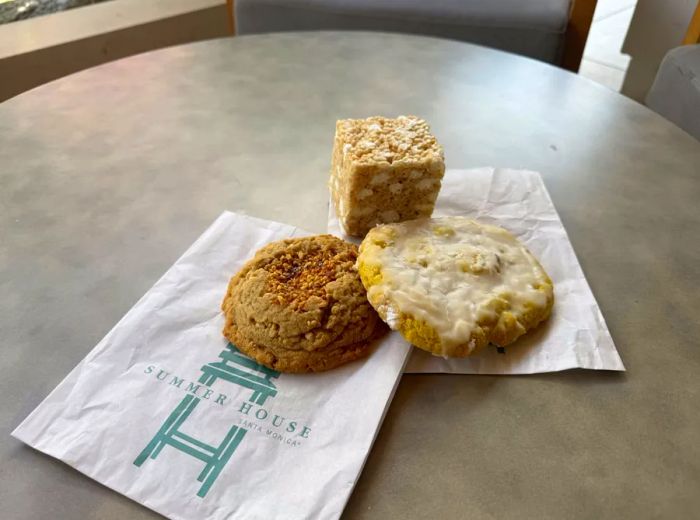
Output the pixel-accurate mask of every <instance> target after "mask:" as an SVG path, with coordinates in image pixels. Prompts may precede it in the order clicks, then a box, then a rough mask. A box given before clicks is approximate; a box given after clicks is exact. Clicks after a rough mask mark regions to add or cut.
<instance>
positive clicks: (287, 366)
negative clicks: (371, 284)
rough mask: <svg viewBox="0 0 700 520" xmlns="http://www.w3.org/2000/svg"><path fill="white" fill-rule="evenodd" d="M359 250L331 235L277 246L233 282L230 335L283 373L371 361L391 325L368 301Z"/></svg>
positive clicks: (227, 305)
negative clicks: (376, 340) (381, 333)
mask: <svg viewBox="0 0 700 520" xmlns="http://www.w3.org/2000/svg"><path fill="white" fill-rule="evenodd" d="M356 259H357V247H356V246H355V245H353V244H350V243H348V242H345V241H343V240H340V239H339V238H336V237H333V236H331V235H317V236H310V237H304V238H293V239H287V240H281V241H278V242H273V243H271V244H268V245H266V246H265V247H263V248H261V249H260V250H259V251H258V252H257V253H256V254H255V256H254V257H253V259H251V260H250V261H248V262H247V263H246V264H245V265H244V266H243V268H242V269H241V270H240V271H239V272H238V273H237V274H236V275H235V276H234V277H233V278H231V281H230V283H229V286H228V291H227V293H226V297H225V298H224V301H223V304H222V309H223V311H224V314H225V316H226V324H225V326H224V331H223V333H224V336H226V338H228V339H229V340H230V341H231V342H232V343H234V344H235V345H236V346H237V347H238V348H239V350H241V352H243V353H245V354H246V355H248V356H250V357H252V358H253V359H255V360H256V361H258V362H259V363H262V364H263V365H266V366H268V367H270V368H273V369H275V370H279V371H281V372H317V371H322V370H328V369H331V368H334V367H336V366H338V365H341V364H343V363H347V362H350V361H353V360H355V359H358V358H360V357H362V356H364V355H366V354H367V353H368V351H369V346H370V343H371V340H372V339H373V337H374V336H375V334H376V333H377V332H378V330H379V329H380V328H381V327H383V325H382V324H381V321H380V320H379V318H378V316H377V314H376V312H375V311H374V309H373V308H372V307H371V306H370V304H369V303H368V301H367V298H366V293H365V290H364V287H363V286H362V283H361V281H360V278H359V276H358V273H357V271H356V270H355V262H356Z"/></svg>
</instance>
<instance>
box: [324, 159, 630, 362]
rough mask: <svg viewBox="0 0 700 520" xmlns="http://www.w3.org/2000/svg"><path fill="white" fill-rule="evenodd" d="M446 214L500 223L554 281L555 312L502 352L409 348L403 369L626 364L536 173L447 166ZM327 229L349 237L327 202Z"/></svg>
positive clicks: (442, 211)
mask: <svg viewBox="0 0 700 520" xmlns="http://www.w3.org/2000/svg"><path fill="white" fill-rule="evenodd" d="M449 215H463V216H467V217H471V218H474V219H477V220H479V221H481V222H484V223H487V224H495V225H498V226H501V227H504V228H506V229H507V230H508V231H510V232H511V233H513V234H514V235H515V236H517V237H518V238H519V239H520V240H522V241H523V242H524V243H525V244H526V245H527V247H528V248H529V249H530V251H532V253H533V254H534V255H535V256H536V257H537V258H538V259H539V260H540V262H541V263H542V265H543V266H544V268H545V270H546V271H547V273H548V274H549V276H550V277H551V278H552V281H553V282H554V309H553V312H552V316H551V317H550V318H549V320H548V321H546V322H545V323H544V324H542V325H541V326H540V327H538V328H537V329H536V330H534V331H532V332H530V333H528V334H526V335H525V336H523V337H522V338H520V339H519V340H518V341H517V342H515V343H513V344H512V345H509V346H507V347H505V348H504V349H497V348H496V347H495V346H489V347H488V348H486V349H484V350H482V351H481V352H480V353H478V354H476V355H474V356H471V357H469V358H465V359H455V358H452V359H443V358H441V357H437V356H433V355H431V354H429V353H427V352H424V351H422V350H420V349H418V348H414V349H413V352H412V354H411V358H410V360H409V362H408V366H407V367H406V372H408V373H431V372H440V373H455V374H534V373H538V372H555V371H559V370H566V369H570V368H588V369H598V370H624V369H625V367H624V366H623V364H622V360H621V359H620V356H619V355H618V353H617V350H616V349H615V344H614V343H613V340H612V337H611V336H610V333H609V332H608V328H607V326H606V324H605V320H604V319H603V316H602V314H601V312H600V308H599V307H598V304H597V303H596V301H595V298H594V297H593V293H592V292H591V289H590V287H589V285H588V282H587V281H586V278H585V276H584V274H583V271H582V270H581V266H580V264H579V262H578V260H577V259H576V254H575V253H574V250H573V248H572V247H571V242H570V241H569V238H568V236H567V234H566V230H565V229H564V226H563V225H562V223H561V220H560V219H559V215H557V211H556V209H554V205H553V204H552V200H551V198H550V197H549V193H548V192H547V188H545V185H544V183H543V182H542V178H541V177H540V175H539V173H537V172H532V171H526V170H511V169H501V168H479V169H473V170H448V171H447V172H446V173H445V177H444V179H443V183H442V189H441V190H440V195H439V196H438V199H437V202H436V205H435V211H434V216H436V217H441V216H449ZM328 231H329V232H330V233H333V234H336V235H338V236H341V237H343V238H345V239H349V237H347V236H346V235H345V234H344V233H343V232H342V229H341V227H340V224H339V222H338V219H337V218H336V216H335V212H334V210H333V204H329V215H328ZM354 241H355V242H358V240H354ZM393 334H395V335H398V333H393Z"/></svg>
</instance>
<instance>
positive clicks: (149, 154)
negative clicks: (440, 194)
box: [0, 33, 700, 520]
mask: <svg viewBox="0 0 700 520" xmlns="http://www.w3.org/2000/svg"><path fill="white" fill-rule="evenodd" d="M373 114H383V115H388V116H395V115H399V114H419V115H420V116H422V117H425V118H426V119H427V120H428V121H429V122H430V123H431V124H432V127H433V130H434V132H435V134H436V135H437V136H438V137H439V139H440V141H441V142H442V143H443V145H444V147H445V152H446V157H447V163H448V167H453V168H468V167H476V166H485V165H492V166H508V167H516V168H529V169H534V170H538V171H540V172H541V173H542V175H543V177H544V179H545V182H546V184H547V187H548V188H549V191H550V193H551V195H552V198H553V199H554V203H555V205H556V206H557V208H558V210H559V212H560V214H561V218H562V220H563V222H564V225H565V226H566V228H567V230H568V231H569V234H570V237H571V241H572V242H573V245H574V248H575V249H576V251H577V253H578V255H579V258H580V261H581V264H582V265H583V268H584V271H585V272H586V274H587V276H588V280H589V282H590V284H591V286H592V288H593V292H594V293H595V295H596V297H597V299H598V301H599V303H600V306H601V308H602V310H603V313H604V315H605V317H606V319H607V322H608V325H609V327H610V330H611V332H612V335H613V337H614V339H615V342H616V344H617V347H618V349H619V351H620V354H621V355H622V358H623V360H624V362H625V364H626V366H627V369H628V372H627V373H626V374H619V373H604V372H592V371H569V372H565V373H558V374H546V375H536V376H525V377H490V376H439V375H434V376H433V375H424V376H405V377H404V378H403V380H402V382H401V384H400V387H399V389H398V391H397V394H396V397H395V399H394V402H393V403H392V405H391V408H390V410H389V413H388V415H387V417H386V420H385V422H384V425H383V427H382V429H381V433H380V434H379V437H378V438H377V441H376V443H375V445H374V448H373V450H372V452H371V454H370V456H369V460H368V462H367V465H366V467H365V468H364V471H363V473H362V476H361V477H360V480H359V483H358V485H357V487H356V489H355V491H354V493H353V495H352V497H351V499H350V502H349V503H348V506H347V508H346V510H345V515H344V516H345V518H348V519H350V518H378V519H384V518H596V519H597V518H652V517H654V518H659V517H666V518H689V517H691V516H693V515H697V514H698V510H700V493H698V489H699V487H700V442H698V441H700V414H698V404H697V403H698V399H699V398H700V347H699V345H698V338H699V337H700V325H699V323H700V321H699V320H698V317H697V310H698V308H700V297H699V296H698V294H699V292H698V289H697V288H698V285H699V284H700V262H698V259H699V258H700V210H699V209H698V201H699V200H700V144H699V143H698V142H697V141H695V140H694V139H693V138H691V137H690V136H688V135H686V134H685V133H683V132H682V131H680V130H678V129H676V128H675V127H674V126H672V125H671V124H670V123H667V122H666V121H665V120H664V119H662V118H661V117H659V116H657V115H656V114H654V113H652V112H650V111H649V110H647V109H645V108H644V107H642V106H640V105H638V104H636V103H635V102H633V101H630V100H628V99H626V98H624V97H622V96H620V95H618V94H615V93H613V92H611V91H609V90H607V89H605V88H603V87H601V86H598V85H596V84H594V83H592V82H590V81H588V80H585V79H582V78H580V77H577V76H575V75H573V74H570V73H568V72H564V71H562V70H559V69H556V68H553V67H551V66H548V65H545V64H542V63H538V62H535V61H532V60H529V59H524V58H520V57H516V56H512V55H509V54H505V53H502V52H497V51H492V50H487V49H483V48H479V47H475V46H471V45H466V44H462V43H456V42H451V41H441V40H437V39H428V38H418V37H406V36H397V35H381V34H334V33H316V34H311V33H309V34H298V35H275V36H254V37H242V38H234V39H226V40H220V41H210V42H203V43H197V44H193V45H185V46H180V47H173V48H170V49H165V50H161V51H156V52H152V53H148V54H144V55H140V56H136V57H132V58H128V59H125V60H122V61H118V62H115V63H111V64H107V65H104V66H101V67H97V68H94V69H91V70H87V71H84V72H81V73H78V74H75V75H73V76H69V77H67V78H64V79H61V80H58V81H55V82H53V83H50V84H48V85H45V86H42V87H40V88H37V89H35V90H33V91H30V92H28V93H25V94H22V95H20V96H18V97H16V98H14V99H11V100H9V101H6V102H5V103H2V104H0V214H1V216H2V219H0V331H2V332H1V339H2V355H1V356H0V363H1V373H2V377H1V378H0V389H1V390H0V392H1V395H2V396H3V404H2V406H1V407H0V428H1V431H0V468H1V470H0V503H1V504H2V514H1V516H2V518H3V519H8V520H9V519H36V518H85V519H98V518H99V519H102V520H105V519H122V518H130V519H141V518H153V517H155V516H157V515H155V513H152V512H151V511H149V510H147V509H145V508H143V507H141V506H139V505H138V504H136V503H134V502H131V501H130V500H128V499H126V498H124V497H122V496H120V495H118V494H117V493H114V492H112V491H110V490H108V489H106V488H104V487H102V486H100V485H99V484H97V483H95V482H93V481H91V480H90V479H88V478H86V477H84V476H82V475H81V474H79V473H78V472H77V471H74V470H72V469H71V468H69V467H68V466H65V465H63V464H62V463H59V462H56V461H54V460H53V459H51V458H49V457H47V456H44V455H41V454H39V453H38V452H35V451H33V450H31V449H29V448H27V447H25V446H23V445H22V444H21V443H19V442H18V441H16V440H14V439H12V438H11V437H9V433H10V431H11V430H12V429H13V428H14V427H15V426H16V425H17V424H18V423H19V422H20V421H21V420H22V419H23V418H24V417H25V416H26V415H27V414H28V413H29V412H30V411H31V410H32V409H33V408H34V407H35V406H37V405H38V404H39V402H40V401H41V400H42V399H43V398H44V397H45V396H46V395H47V394H48V392H49V391H50V390H51V389H53V388H54V386H55V385H56V384H57V383H58V382H59V381H60V380H61V379H62V378H63V377H64V376H65V375H66V374H67V373H68V371H69V370H70V369H72V368H73V367H74V366H75V365H76V364H77V363H78V361H80V360H81V359H82V358H83V357H84V356H85V355H86V354H87V353H88V352H89V351H90V350H91V349H92V347H93V346H94V345H95V344H96V343H97V341H98V340H99V339H100V338H101V337H102V336H103V335H104V334H105V333H106V332H107V331H108V330H109V329H110V328H111V327H112V325H113V324H114V323H115V322H116V321H117V320H118V319H119V318H120V317H121V316H122V315H123V314H124V313H125V312H126V311H127V310H128V309H129V308H130V307H131V306H132V305H133V304H134V303H135V302H136V300H137V299H138V298H139V297H140V296H141V295H142V294H143V293H144V292H145V291H146V290H147V289H148V288H149V287H150V286H151V285H152V284H153V283H154V282H155V281H156V279H157V278H158V277H159V276H160V275H161V274H162V273H163V272H164V271H165V270H166V269H167V268H168V267H169V266H170V265H171V264H172V263H173V262H174V261H175V260H176V259H177V258H178V256H179V255H180V254H181V253H182V252H183V251H184V250H185V249H186V248H187V247H188V246H189V245H190V244H191V243H192V241H193V240H194V239H195V238H196V237H197V236H198V235H199V234H200V233H201V232H202V231H203V230H204V229H205V228H206V227H207V226H208V225H209V224H210V223H211V222H212V221H213V220H214V218H215V217H216V216H217V215H219V214H220V213H221V211H223V210H225V209H230V210H236V211H243V212H245V213H248V214H251V215H255V216H258V217H263V218H268V219H273V220H280V221H284V222H288V223H291V224H295V225H298V226H301V227H303V228H306V229H309V230H312V231H318V232H322V231H324V229H325V223H326V204H325V203H326V200H327V192H326V184H325V182H326V177H327V175H328V169H329V162H330V153H331V144H332V139H333V130H334V123H335V120H336V119H339V118H346V117H364V116H367V115H373ZM329 463H332V462H331V461H329Z"/></svg>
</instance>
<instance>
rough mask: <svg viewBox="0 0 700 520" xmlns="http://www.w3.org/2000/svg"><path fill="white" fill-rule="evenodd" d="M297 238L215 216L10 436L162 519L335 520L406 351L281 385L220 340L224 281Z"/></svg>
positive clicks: (395, 344)
mask: <svg viewBox="0 0 700 520" xmlns="http://www.w3.org/2000/svg"><path fill="white" fill-rule="evenodd" d="M304 234H306V233H304V232H302V231H300V230H298V229H296V228H294V227H291V226H287V225H284V224H278V223H274V222H268V221H263V220H259V219H254V218H250V217H245V216H241V215H236V214H233V213H224V214H222V215H221V216H220V217H219V218H218V219H217V220H216V221H215V222H214V224H213V225H212V226H211V227H210V228H209V229H208V230H207V231H206V232H205V233H204V234H203V235H202V236H201V237H200V238H199V239H198V240H197V241H196V242H195V243H194V244H193V245H192V247H190V249H189V250H188V251H187V252H186V253H185V254H184V255H183V256H182V257H181V258H180V259H179V260H178V261H177V262H176V263H175V264H174V265H173V266H172V267H171V268H170V269H169V270H168V271H167V273H165V275H164V276H163V277H162V278H161V279H160V280H159V281H158V282H157V283H156V284H155V285H154V286H153V288H152V289H151V290H149V291H148V292H147V293H146V294H145V295H144V296H143V298H141V300H140V301H139V302H138V303H137V304H136V305H135V306H134V307H133V308H132V309H131V310H130V311H129V312H128V313H127V314H126V316H124V318H123V319H122V320H121V321H120V322H119V323H118V324H117V325H116V326H115V327H114V328H113V329H112V330H111V331H110V332H109V334H107V336H105V337H104V339H102V341H100V343H98V345H97V346H96V347H95V348H94V349H93V350H92V351H91V352H90V353H89V354H88V356H87V357H86V358H85V359H84V360H83V361H82V362H81V363H80V364H79V365H78V366H77V367H76V368H75V369H73V371H72V372H71V373H70V374H69V375H68V376H67V377H66V379H64V380H63V381H62V382H61V383H60V384H59V385H58V386H57V387H56V389H55V390H54V391H53V392H52V393H51V394H50V395H49V396H48V397H47V398H46V399H45V400H44V401H43V402H42V403H41V404H40V405H39V406H38V407H37V408H36V409H35V410H34V411H33V412H32V413H31V414H30V415H29V417H27V418H26V419H25V420H24V422H22V424H20V425H19V426H18V427H17V429H16V430H15V431H14V432H13V435H14V436H15V437H16V438H18V439H20V440H21V441H23V442H25V443H27V444H29V445H30V446H32V447H34V448H36V449H37V450H40V451H42V452H44V453H46V454H48V455H51V456H53V457H56V458H58V459H60V460H62V461H64V462H65V463H67V464H69V465H71V466H73V467H74V468H76V469H77V470H79V471H81V472H83V473H84V474H86V475H88V476H90V477H92V478H93V479H95V480H97V481H99V482H101V483H102V484H104V485H106V486H108V487H110V488H112V489H114V490H116V491H118V492H120V493H123V494H124V495H126V496H128V497H130V498H132V499H133V500H136V501H137V502H140V503H141V504H143V505H145V506H147V507H149V508H151V509H153V510H155V511H157V512H159V513H161V514H162V515H165V516H167V517H169V518H175V519H187V520H190V519H202V518H207V519H224V518H235V519H242V518H246V519H250V518H254V519H276V518H279V519H306V518H324V519H326V518H338V517H339V516H340V514H341V512H342V510H343V507H344V505H345V502H346V501H347V499H348V497H349V496H350V493H351V491H352V489H353V487H354V485H355V482H356V480H357V478H358V476H359V473H360V471H361V469H362V465H363V463H364V461H365V458H366V456H367V453H368V451H369V449H370V446H371V444H372V442H373V440H374V437H375V435H376V433H377V431H378V429H379V426H380V424H381V421H382V418H383V416H384V413H385V411H386V409H387V407H388V404H389V402H390V400H391V397H392V395H393V392H394V390H395V387H396V385H397V383H398V381H399V378H400V375H401V371H402V369H403V367H404V364H405V362H406V360H407V358H408V354H409V352H410V349H409V346H408V345H406V344H405V342H403V341H402V340H401V338H398V337H397V336H395V335H393V334H392V335H388V336H385V337H384V339H383V340H382V341H381V342H380V344H377V345H376V346H375V349H374V351H373V353H372V354H371V355H370V357H369V358H367V359H366V360H363V361H358V362H355V363H351V364H349V365H346V366H344V367H341V368H338V369H335V370H332V371H329V372H326V373H321V374H309V375H291V374H276V373H274V372H272V371H269V370H268V371H267V372H265V369H264V368H262V367H259V366H257V365H255V364H254V363H252V362H251V361H250V360H247V358H244V357H242V356H239V355H238V354H236V352H235V351H233V350H231V349H230V348H229V346H228V342H227V341H226V340H225V339H224V338H223V337H222V335H221V329H222V327H223V316H222V314H221V312H220V310H219V306H220V304H221V300H222V298H223V296H224V293H225V291H226V287H227V283H228V280H229V278H230V277H231V276H232V274H233V273H234V272H235V271H236V270H237V269H238V268H240V267H241V265H242V264H243V263H244V262H245V261H246V260H247V259H248V258H250V257H251V256H252V254H253V253H254V251H255V250H257V249H258V248H260V247H261V246H263V245H265V244H266V243H268V242H271V241H273V240H279V239H283V238H287V237H292V236H300V235H304ZM198 479H199V480H198Z"/></svg>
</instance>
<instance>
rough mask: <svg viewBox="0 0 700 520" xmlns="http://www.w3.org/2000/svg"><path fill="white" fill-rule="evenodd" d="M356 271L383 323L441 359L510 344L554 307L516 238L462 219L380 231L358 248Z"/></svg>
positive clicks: (545, 281)
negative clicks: (490, 344) (488, 346)
mask: <svg viewBox="0 0 700 520" xmlns="http://www.w3.org/2000/svg"><path fill="white" fill-rule="evenodd" d="M358 268H359V272H360V277H361V279H362V283H363V284H364V286H365V288H366V289H367V295H368V298H369V301H370V303H371V304H372V306H373V307H374V308H375V309H376V310H377V312H378V313H379V315H380V316H381V318H382V319H383V320H384V321H385V322H387V323H388V324H389V326H390V327H391V328H392V329H394V330H398V331H399V332H401V334H402V335H403V337H404V338H406V339H407V340H408V341H410V342H411V343H413V344H414V345H416V346H417V347H419V348H421V349H423V350H427V351H429V352H432V353H433V354H437V355H441V356H454V357H466V356H469V355H470V354H473V353H474V352H477V351H478V350H479V349H480V348H482V347H484V346H485V345H487V344H489V343H494V344H496V345H499V346H504V345H507V344H509V343H512V342H513V341H515V340H516V339H517V338H518V337H520V336H521V335H523V334H525V333H526V332H527V331H528V330H530V329H532V328H534V327H535V326H537V325H538V324H539V323H540V322H541V321H543V320H545V319H546V318H547V317H548V316H549V315H550V313H551V310H552V304H553V302H554V292H553V286H552V281H551V280H550V279H549V276H547V273H546V272H545V271H544V269H543V268H542V266H541V265H540V264H539V262H538V261H537V260H536V259H535V257H534V256H532V254H531V253H530V252H529V251H528V250H527V249H526V248H525V246H524V245H523V244H521V243H520V242H519V241H518V239H516V238H515V237H514V236H513V235H511V234H510V233H509V232H508V231H506V230H505V229H503V228H500V227H496V226H489V225H484V224H480V223H478V222H476V221H474V220H470V219H467V218H464V217H444V218H433V219H417V220H411V221H407V222H402V223H398V224H387V225H383V226H378V227H376V228H374V229H372V230H371V231H370V232H369V233H368V234H367V236H366V237H365V239H364V240H363V242H362V244H361V245H360V254H359V257H358Z"/></svg>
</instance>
